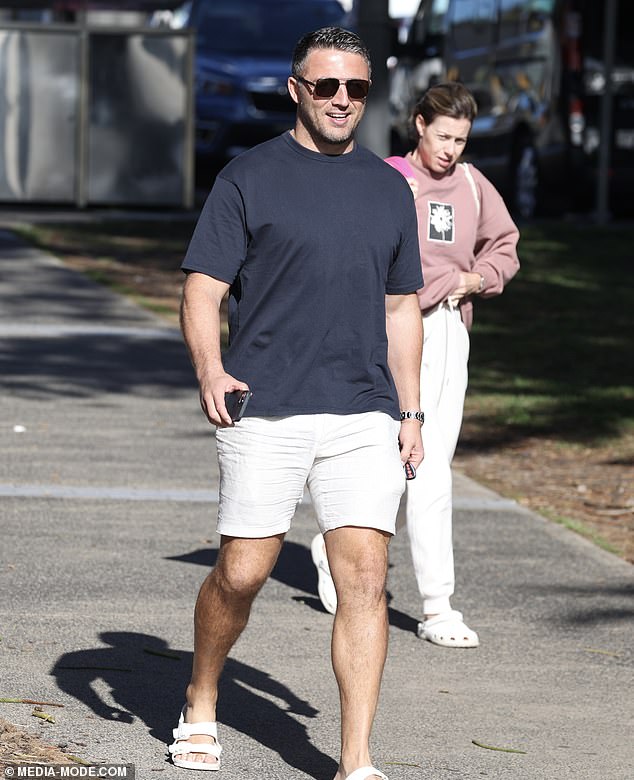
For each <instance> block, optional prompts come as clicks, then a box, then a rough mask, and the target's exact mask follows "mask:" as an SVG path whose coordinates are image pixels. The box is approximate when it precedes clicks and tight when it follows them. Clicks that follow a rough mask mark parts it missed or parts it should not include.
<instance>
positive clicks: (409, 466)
mask: <svg viewBox="0 0 634 780" xmlns="http://www.w3.org/2000/svg"><path fill="white" fill-rule="evenodd" d="M404 469H405V479H415V477H416V469H415V468H414V464H413V463H410V462H409V461H406V463H405V464H404Z"/></svg>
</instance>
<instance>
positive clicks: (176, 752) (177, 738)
mask: <svg viewBox="0 0 634 780" xmlns="http://www.w3.org/2000/svg"><path fill="white" fill-rule="evenodd" d="M186 707H187V705H185V706H184V707H183V709H182V710H181V716H180V718H179V719H178V727H177V728H175V729H174V730H173V732H172V733H173V735H174V742H172V744H171V745H169V746H168V748H167V749H168V750H169V752H170V754H171V756H172V762H173V763H174V766H178V767H181V769H199V770H201V771H203V772H214V771H216V770H218V769H220V754H221V753H222V748H221V747H220V744H219V743H218V725H217V724H216V723H215V722H212V721H208V722H206V723H185V709H186ZM193 736H206V737H213V738H214V739H215V740H216V741H215V742H188V741H187V740H189V738H190V737H193ZM183 740H184V741H183ZM186 753H202V754H204V755H207V756H214V758H215V759H216V760H215V761H213V762H211V761H186V760H185V759H183V758H176V756H181V755H185V754H186Z"/></svg>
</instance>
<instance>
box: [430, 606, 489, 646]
mask: <svg viewBox="0 0 634 780" xmlns="http://www.w3.org/2000/svg"><path fill="white" fill-rule="evenodd" d="M416 633H417V634H418V636H419V637H420V638H421V639H426V640H427V641H428V642H432V643H433V644H435V645H440V646H441V647H477V646H478V645H479V644H480V640H479V639H478V635H477V634H476V632H475V631H472V630H471V629H470V628H469V626H468V625H467V624H466V623H465V622H464V620H463V619H462V612H458V611H457V610H455V609H450V610H449V611H447V612H441V613H440V615H434V617H431V618H429V619H428V620H424V621H423V622H422V623H419V624H418V630H417V632H416Z"/></svg>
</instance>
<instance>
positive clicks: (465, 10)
mask: <svg viewBox="0 0 634 780" xmlns="http://www.w3.org/2000/svg"><path fill="white" fill-rule="evenodd" d="M495 20H496V4H495V0H456V1H455V3H454V5H453V12H452V18H451V30H452V37H453V45H454V47H455V48H456V49H458V50H464V49H475V48H479V47H482V46H487V45H488V44H490V43H491V42H492V39H493V33H494V29H495Z"/></svg>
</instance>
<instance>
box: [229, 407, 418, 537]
mask: <svg viewBox="0 0 634 780" xmlns="http://www.w3.org/2000/svg"><path fill="white" fill-rule="evenodd" d="M399 430H400V423H399V422H397V421H396V420H393V419H392V418H391V417H390V416H389V415H387V414H385V413H384V412H365V413H362V414H346V415H340V414H313V415H294V416H292V417H246V418H244V419H242V420H240V422H238V423H237V424H236V425H235V427H233V428H218V429H217V431H216V441H217V445H218V463H219V466H220V501H219V505H218V533H220V534H223V535H225V536H239V537H245V538H263V537H266V536H273V535H275V534H280V533H286V532H287V531H288V529H289V528H290V527H291V520H292V518H293V515H294V514H295V509H296V507H297V504H298V503H299V501H300V500H301V498H302V495H303V492H304V486H305V485H306V484H307V485H308V490H309V491H310V495H311V499H312V501H313V505H314V507H315V511H316V513H317V519H318V522H319V527H320V529H321V531H322V533H325V532H326V531H330V530H332V529H333V528H339V527H341V526H360V527H366V528H377V529H379V530H381V531H386V532H387V533H390V534H393V533H394V531H395V523H396V514H397V512H398V507H399V501H400V498H401V495H402V493H403V491H404V489H405V473H404V470H403V466H402V464H401V459H400V454H399V446H398V434H399Z"/></svg>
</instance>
